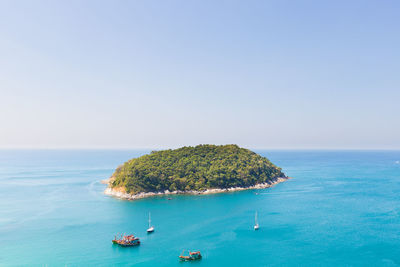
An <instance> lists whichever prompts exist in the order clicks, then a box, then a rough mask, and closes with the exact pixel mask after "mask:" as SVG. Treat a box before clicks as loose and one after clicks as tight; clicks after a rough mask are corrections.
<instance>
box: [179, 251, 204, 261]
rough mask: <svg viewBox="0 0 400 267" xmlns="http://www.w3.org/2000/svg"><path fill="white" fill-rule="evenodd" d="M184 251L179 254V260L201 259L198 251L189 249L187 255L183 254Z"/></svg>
mask: <svg viewBox="0 0 400 267" xmlns="http://www.w3.org/2000/svg"><path fill="white" fill-rule="evenodd" d="M184 252H185V251H182V253H181V255H180V256H179V260H181V261H195V260H200V259H201V253H200V251H195V252H190V251H189V256H184V255H183V253H184Z"/></svg>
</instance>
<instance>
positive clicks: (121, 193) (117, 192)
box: [101, 177, 290, 200]
mask: <svg viewBox="0 0 400 267" xmlns="http://www.w3.org/2000/svg"><path fill="white" fill-rule="evenodd" d="M287 179H290V177H278V178H275V179H274V180H273V181H270V182H268V183H262V184H256V185H253V186H249V187H231V188H224V189H220V188H214V189H207V190H204V191H173V192H170V191H168V190H165V191H163V192H147V193H145V192H143V193H139V194H128V193H126V192H125V190H124V188H111V187H110V186H109V187H107V189H106V190H105V191H104V194H106V195H108V196H112V197H116V198H120V199H126V200H136V199H142V198H146V197H153V196H163V195H177V194H185V195H207V194H216V193H224V192H234V191H242V190H249V189H263V188H268V187H271V186H274V185H276V184H279V183H281V182H284V181H286V180H287ZM109 181H110V180H102V181H101V183H103V184H109Z"/></svg>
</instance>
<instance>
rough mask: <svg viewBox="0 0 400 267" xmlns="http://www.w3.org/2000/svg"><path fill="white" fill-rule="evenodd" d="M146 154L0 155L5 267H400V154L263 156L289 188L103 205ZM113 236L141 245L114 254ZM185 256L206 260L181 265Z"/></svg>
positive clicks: (0, 262) (0, 255) (0, 239)
mask: <svg viewBox="0 0 400 267" xmlns="http://www.w3.org/2000/svg"><path fill="white" fill-rule="evenodd" d="M147 152H149V151H137V150H135V151H128V150H120V151H111V150H64V151H62V150H33V151H27V150H2V151H0V266H133V265H134V266H180V267H182V266H399V265H400V151H276V150H275V151H257V152H258V153H260V154H261V155H263V156H266V157H268V158H269V159H270V160H271V161H272V162H274V163H275V164H277V165H278V166H280V167H282V168H283V170H284V172H285V173H286V174H287V175H289V176H291V177H293V179H291V180H289V181H287V182H284V183H281V184H279V185H276V186H275V187H273V188H269V189H263V190H249V191H242V192H234V193H223V194H215V195H203V196H173V197H172V198H173V199H172V200H167V199H166V198H165V197H158V198H151V199H143V200H138V201H133V202H129V201H122V200H118V199H114V198H111V197H108V196H105V195H103V190H104V188H105V185H102V184H100V182H99V181H100V180H101V179H105V178H108V177H109V176H110V175H111V173H112V172H113V170H114V169H115V168H116V167H117V166H118V165H119V164H121V163H122V162H124V161H126V160H128V159H130V158H132V157H136V156H140V155H142V154H145V153H147ZM256 192H257V193H258V194H255V193H256ZM255 211H257V212H258V217H259V223H260V230H259V231H254V230H253V228H252V227H253V224H254V213H255ZM148 212H151V214H152V221H153V224H154V226H155V228H156V231H155V233H153V234H151V235H147V234H146V228H147V216H148ZM117 233H133V234H135V235H137V236H139V237H140V238H141V240H142V244H141V245H140V246H139V247H132V248H121V247H117V246H114V245H112V244H111V239H112V238H113V237H114V235H115V234H117ZM183 249H186V250H188V249H189V250H200V251H201V252H202V254H203V259H202V260H201V261H199V262H186V263H180V262H179V261H178V255H179V254H180V253H181V251H182V250H183Z"/></svg>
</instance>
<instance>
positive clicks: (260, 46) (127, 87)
mask: <svg viewBox="0 0 400 267" xmlns="http://www.w3.org/2000/svg"><path fill="white" fill-rule="evenodd" d="M399 14H400V1H381V0H379V1H378V0H377V1H365V0H363V1H348V0H346V1H338V0H335V1H320V0H318V1H282V0H279V1H278V0H276V1H267V0H265V1H244V0H243V1H215V0H213V1H190V0H182V1H168V0H167V1H161V0H159V1H148V0H146V1H125V0H124V1H98V0H93V1H18V0H17V1H15V0H12V1H7V0H6V1H4V0H3V1H1V2H0V62H1V63H0V147H1V148H13V147H18V148H163V147H177V146H182V145H195V144H199V143H215V144H226V143H236V144H239V145H241V146H245V147H250V148H295V149H296V148H349V149H351V148H361V149H371V148H372V149H374V148H375V149H379V148H383V149H399V148H400V16H399Z"/></svg>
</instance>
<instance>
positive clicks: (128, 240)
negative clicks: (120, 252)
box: [112, 235, 140, 247]
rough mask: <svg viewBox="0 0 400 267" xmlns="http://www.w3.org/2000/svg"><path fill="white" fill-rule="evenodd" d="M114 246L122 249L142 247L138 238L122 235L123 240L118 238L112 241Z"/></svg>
mask: <svg viewBox="0 0 400 267" xmlns="http://www.w3.org/2000/svg"><path fill="white" fill-rule="evenodd" d="M112 242H113V244H117V245H120V246H121V247H132V246H138V245H140V240H139V238H138V237H135V236H134V235H124V236H122V235H121V238H119V239H118V238H117V237H116V236H115V237H114V239H113V240H112Z"/></svg>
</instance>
